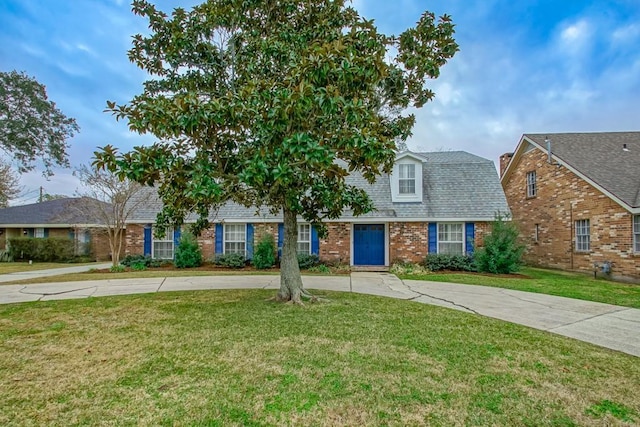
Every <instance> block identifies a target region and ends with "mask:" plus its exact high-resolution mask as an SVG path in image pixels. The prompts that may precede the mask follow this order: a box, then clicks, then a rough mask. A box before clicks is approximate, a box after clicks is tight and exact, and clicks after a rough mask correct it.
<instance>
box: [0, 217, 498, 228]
mask: <svg viewBox="0 0 640 427" xmlns="http://www.w3.org/2000/svg"><path fill="white" fill-rule="evenodd" d="M495 219H496V218H495V217H494V216H491V217H473V218H472V217H463V218H451V217H443V218H429V217H408V218H401V217H395V216H383V217H377V218H367V217H362V218H359V217H352V216H350V217H345V218H338V219H325V220H323V221H322V223H324V224H339V223H348V224H354V223H357V224H382V223H387V222H493V221H495ZM505 220H507V221H511V219H510V218H509V219H505ZM282 222H283V220H282V218H280V219H278V218H273V219H267V220H262V219H261V220H260V222H259V224H281V223H282ZM249 223H250V224H254V225H255V224H258V222H256V221H255V218H244V219H233V220H225V221H224V222H212V223H211V224H210V226H211V227H214V226H215V225H216V224H223V225H224V224H249ZM126 224H127V225H145V224H149V222H148V221H133V220H132V221H127V222H126ZM184 224H191V223H190V222H185V223H184ZM0 227H4V226H3V225H0ZM18 228H31V227H18Z"/></svg>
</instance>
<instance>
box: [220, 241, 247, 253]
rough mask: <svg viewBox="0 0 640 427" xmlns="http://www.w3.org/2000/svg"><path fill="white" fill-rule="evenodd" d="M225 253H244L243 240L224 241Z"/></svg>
mask: <svg viewBox="0 0 640 427" xmlns="http://www.w3.org/2000/svg"><path fill="white" fill-rule="evenodd" d="M224 253H225V254H242V255H244V254H245V251H244V242H225V244H224Z"/></svg>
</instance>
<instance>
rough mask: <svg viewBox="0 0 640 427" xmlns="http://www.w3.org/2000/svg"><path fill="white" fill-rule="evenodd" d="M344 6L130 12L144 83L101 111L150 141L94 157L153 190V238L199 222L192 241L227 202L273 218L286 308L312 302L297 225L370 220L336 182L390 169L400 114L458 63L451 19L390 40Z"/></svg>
mask: <svg viewBox="0 0 640 427" xmlns="http://www.w3.org/2000/svg"><path fill="white" fill-rule="evenodd" d="M345 3H347V2H346V1H345V0H209V1H207V2H205V3H203V4H201V5H199V6H196V7H194V8H193V9H192V10H190V11H186V10H184V9H180V8H178V9H175V10H174V11H173V13H172V14H171V16H168V15H167V14H165V13H163V12H161V11H159V10H158V9H156V7H155V6H154V5H152V4H150V3H149V2H147V1H145V0H136V1H134V2H133V12H134V13H135V14H138V15H141V16H144V17H146V18H147V19H148V21H149V29H150V34H149V35H147V36H143V35H136V36H135V37H134V39H133V48H132V49H131V50H130V51H129V58H130V60H131V61H133V62H134V63H135V64H137V65H138V66H139V67H140V68H142V69H143V70H146V71H147V72H148V73H149V74H151V75H152V76H153V78H152V79H150V80H148V81H146V82H145V83H144V88H143V91H142V93H141V94H140V95H138V96H136V97H135V98H133V99H132V100H131V101H130V102H129V103H127V104H123V105H118V104H116V103H114V102H108V103H107V105H108V110H109V111H111V112H112V113H113V114H114V115H115V116H116V118H117V119H126V120H128V123H129V127H130V129H131V130H133V131H136V132H139V133H147V132H150V133H152V134H154V135H155V136H156V137H157V138H158V139H159V142H157V143H155V144H154V145H152V146H146V147H136V148H135V149H134V150H133V151H131V152H128V153H124V154H121V153H119V152H118V151H117V149H116V148H114V147H112V146H106V147H103V148H102V149H101V150H100V151H99V152H97V153H96V161H95V164H96V165H97V166H98V167H106V168H108V169H109V170H111V171H114V172H116V173H118V174H119V175H120V176H121V177H123V178H124V177H126V178H129V179H132V180H135V181H137V182H140V183H144V184H149V185H151V184H155V185H157V186H158V189H159V194H160V197H161V198H162V200H163V202H164V206H165V207H164V210H163V211H162V212H161V213H160V214H159V215H158V225H159V228H160V229H162V228H163V227H165V226H168V225H179V224H181V223H182V221H183V218H184V217H185V215H186V214H187V213H189V212H195V213H197V214H198V215H199V217H200V220H199V221H198V223H197V224H196V227H195V231H196V232H198V231H199V230H202V229H203V228H204V227H207V226H208V225H209V224H208V221H207V217H208V215H209V212H210V210H211V209H215V207H216V206H219V205H220V204H222V203H225V202H226V201H229V200H233V201H235V202H238V203H241V204H243V205H245V206H247V207H258V206H268V207H269V208H270V209H271V210H272V211H273V212H281V213H282V215H283V216H284V242H283V250H282V259H281V285H280V290H279V291H278V293H277V299H279V300H281V301H293V302H301V301H302V299H303V298H304V297H305V296H308V294H307V292H306V290H305V289H304V288H303V286H302V280H301V278H300V270H299V268H298V263H297V254H296V241H297V218H298V217H302V218H303V219H304V220H305V221H308V222H310V223H313V224H316V225H318V226H319V227H320V232H321V233H322V232H323V230H324V229H323V227H322V226H321V224H322V220H323V219H328V218H338V217H339V216H340V215H341V213H342V212H343V211H344V210H345V209H350V210H352V211H353V213H354V214H355V215H359V214H363V213H366V212H368V211H370V210H371V209H372V208H373V207H372V204H371V201H370V199H369V197H368V196H367V194H366V193H365V192H364V191H363V190H361V189H359V188H356V187H353V186H351V185H348V184H347V183H346V181H345V177H346V176H347V175H348V174H349V173H351V172H354V171H358V172H359V173H361V174H362V175H363V176H364V177H365V178H366V179H367V180H369V181H371V182H373V181H374V180H375V178H376V176H378V175H379V174H380V173H382V172H389V171H390V170H391V168H392V165H393V160H394V155H395V153H394V150H395V148H396V141H404V140H406V138H407V137H408V136H409V135H410V133H411V129H412V127H413V124H414V117H413V115H411V114H406V113H405V110H406V109H407V107H422V106H423V105H424V104H425V103H426V102H427V101H429V100H430V99H431V98H432V97H433V95H434V94H433V92H432V91H431V90H430V89H428V88H427V87H426V83H427V82H428V80H429V79H432V78H436V77H437V76H438V75H439V69H440V67H442V66H443V65H444V64H445V63H446V61H447V60H448V59H449V58H451V57H452V56H453V55H454V54H455V52H456V51H457V50H458V46H457V44H456V43H455V41H454V39H453V34H454V25H453V24H452V22H451V20H450V18H449V17H448V16H442V17H441V18H440V19H439V20H437V19H436V18H435V16H434V15H433V14H432V13H430V12H425V13H424V14H423V15H422V16H421V17H420V18H419V20H418V22H417V24H416V26H415V27H414V28H411V29H408V30H406V31H405V32H403V33H402V34H400V35H399V36H388V35H385V34H381V33H379V32H378V30H377V28H376V27H375V25H374V23H373V21H370V20H366V19H364V18H363V17H361V16H359V14H358V12H357V11H356V10H354V9H353V8H351V7H349V6H348V4H345ZM338 160H341V161H342V162H338Z"/></svg>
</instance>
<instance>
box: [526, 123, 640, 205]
mask: <svg viewBox="0 0 640 427" xmlns="http://www.w3.org/2000/svg"><path fill="white" fill-rule="evenodd" d="M524 136H525V137H526V138H529V139H530V140H532V141H534V142H535V143H537V144H539V145H540V146H542V147H543V148H544V149H546V143H545V138H549V140H550V141H551V152H552V153H553V155H554V156H556V157H557V158H558V159H559V161H560V162H561V163H564V164H566V165H569V166H571V167H573V168H574V169H576V170H577V171H578V172H580V173H581V174H582V175H584V176H585V177H587V178H589V179H590V180H592V181H593V182H595V183H596V184H597V185H599V186H601V187H602V188H603V189H605V190H606V191H608V192H609V193H611V194H613V195H615V196H616V197H617V198H619V199H620V200H621V201H622V202H624V203H625V204H627V205H629V206H630V207H633V208H637V207H640V132H600V133H554V134H525V135H524ZM624 144H626V146H627V151H625V150H623V146H624Z"/></svg>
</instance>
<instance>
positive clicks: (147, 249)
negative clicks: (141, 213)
mask: <svg viewBox="0 0 640 427" xmlns="http://www.w3.org/2000/svg"><path fill="white" fill-rule="evenodd" d="M144 255H145V256H151V224H147V225H145V226H144Z"/></svg>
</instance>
